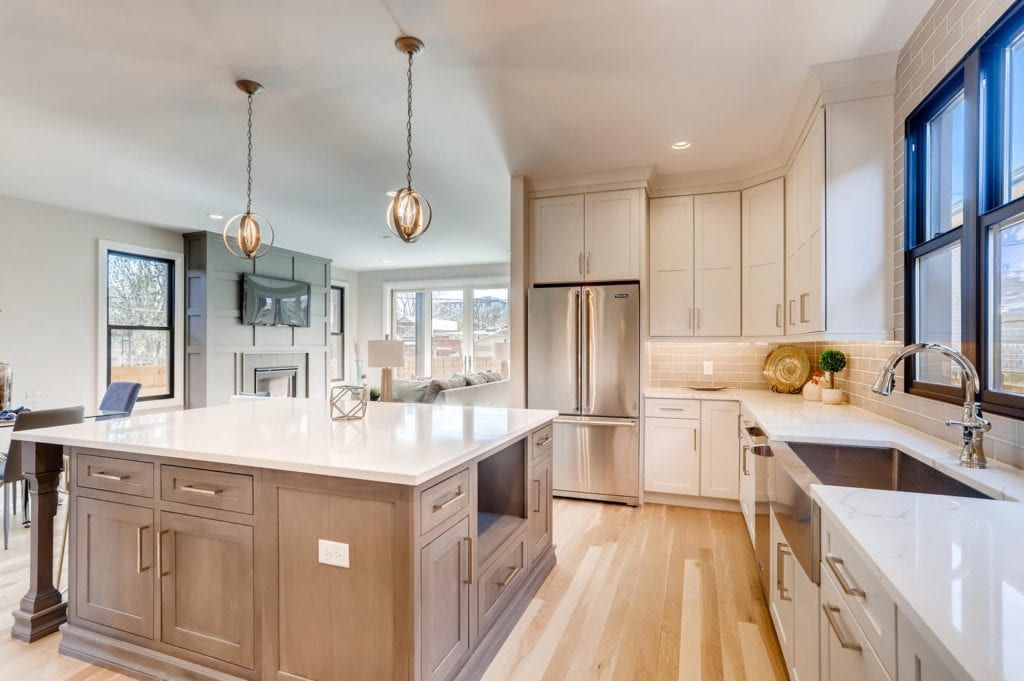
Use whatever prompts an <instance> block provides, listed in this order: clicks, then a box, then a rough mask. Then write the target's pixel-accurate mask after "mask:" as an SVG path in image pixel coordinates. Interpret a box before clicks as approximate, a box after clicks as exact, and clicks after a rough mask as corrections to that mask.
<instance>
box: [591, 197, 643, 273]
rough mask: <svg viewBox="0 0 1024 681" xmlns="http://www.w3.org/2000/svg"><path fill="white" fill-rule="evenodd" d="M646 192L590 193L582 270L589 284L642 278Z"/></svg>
mask: <svg viewBox="0 0 1024 681" xmlns="http://www.w3.org/2000/svg"><path fill="white" fill-rule="evenodd" d="M642 199H643V192H642V191H641V190H639V189H624V190H622V191H615V192H598V193H596V194H587V195H586V197H585V209H584V225H585V229H584V234H585V237H584V246H585V247H586V250H585V253H584V257H583V269H584V275H585V279H586V280H587V281H620V280H624V279H639V278H640V216H641V213H642V211H641V208H640V203H641V200H642Z"/></svg>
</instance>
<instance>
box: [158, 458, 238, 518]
mask: <svg viewBox="0 0 1024 681" xmlns="http://www.w3.org/2000/svg"><path fill="white" fill-rule="evenodd" d="M160 498H161V499H163V500H164V501H175V502H178V503H179V504H190V505H192V506H205V507H207V508H216V509H220V510H222V511H234V512H236V513H248V514H249V515H252V476H251V475H245V474H243V473H224V472H222V471H209V470H205V469H202V468H185V467H182V466H161V467H160Z"/></svg>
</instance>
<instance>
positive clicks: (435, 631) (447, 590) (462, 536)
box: [420, 518, 472, 681]
mask: <svg viewBox="0 0 1024 681" xmlns="http://www.w3.org/2000/svg"><path fill="white" fill-rule="evenodd" d="M470 541H472V539H471V537H470V533H469V518H466V519H464V520H462V521H461V522H459V523H458V524H457V525H455V526H453V527H452V528H451V529H449V530H448V531H447V532H445V533H444V534H442V535H441V536H440V537H438V538H437V539H435V540H434V541H432V542H430V543H429V544H427V545H426V546H425V547H423V549H422V550H421V552H420V570H421V580H420V581H421V584H420V589H421V591H420V593H421V596H420V606H421V607H422V609H423V616H422V624H421V629H420V631H421V637H420V639H421V640H420V645H421V651H420V655H421V659H422V673H421V675H420V678H421V679H422V681H444V680H445V679H447V678H448V676H449V675H450V674H451V672H452V671H453V670H454V669H455V668H456V666H458V664H459V663H460V662H461V661H462V658H463V657H464V656H465V655H466V654H467V653H468V652H469V648H470V627H469V615H470V603H469V600H470V599H469V596H470V588H471V581H472V574H471V572H470V570H471V569H472V568H471V567H470V561H471V559H472V558H471V554H470V550H469V542H470Z"/></svg>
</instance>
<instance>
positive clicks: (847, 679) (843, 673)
mask: <svg viewBox="0 0 1024 681" xmlns="http://www.w3.org/2000/svg"><path fill="white" fill-rule="evenodd" d="M818 612H819V613H820V615H819V617H820V620H819V621H820V624H819V627H820V631H821V648H820V650H821V672H822V677H823V678H822V681H890V679H889V675H888V674H886V673H885V667H883V666H882V663H881V662H879V660H878V657H877V656H876V655H875V652H874V651H873V650H872V649H871V645H870V644H869V643H868V641H867V638H866V637H865V636H864V632H862V631H861V628H860V626H859V625H858V624H857V622H856V621H855V620H854V619H853V617H851V616H850V612H849V610H847V608H846V604H845V603H844V601H843V598H842V596H841V595H840V593H839V589H838V587H836V585H835V582H833V581H832V577H831V576H830V575H829V574H828V573H827V571H825V570H822V571H821V608H820V610H819V611H818ZM900 678H902V677H900ZM909 678H913V677H909Z"/></svg>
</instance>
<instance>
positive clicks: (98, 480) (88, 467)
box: [75, 454, 153, 497]
mask: <svg viewBox="0 0 1024 681" xmlns="http://www.w3.org/2000/svg"><path fill="white" fill-rule="evenodd" d="M76 470H77V475H76V477H75V482H76V484H77V485H78V486H79V487H91V488H92V489H102V490H105V491H107V492H119V493H121V494H131V495H133V496H137V497H152V496H153V464H151V463H149V462H148V461H132V460H131V459H114V458H112V457H109V456H97V455H95V454H79V455H78V462H77V467H76Z"/></svg>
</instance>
